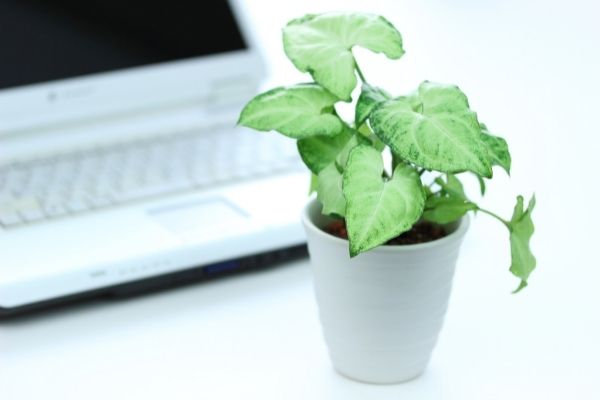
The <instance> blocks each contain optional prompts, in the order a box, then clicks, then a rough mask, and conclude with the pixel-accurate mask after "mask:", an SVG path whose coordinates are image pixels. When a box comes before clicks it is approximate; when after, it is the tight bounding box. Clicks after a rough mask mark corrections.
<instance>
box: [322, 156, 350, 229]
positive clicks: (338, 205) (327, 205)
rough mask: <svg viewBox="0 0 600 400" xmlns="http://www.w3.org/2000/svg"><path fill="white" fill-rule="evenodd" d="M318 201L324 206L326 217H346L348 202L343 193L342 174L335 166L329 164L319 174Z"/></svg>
mask: <svg viewBox="0 0 600 400" xmlns="http://www.w3.org/2000/svg"><path fill="white" fill-rule="evenodd" d="M318 181H319V183H318V190H317V199H318V200H319V201H320V202H321V204H322V205H323V211H322V213H323V214H325V215H332V216H340V217H343V216H344V215H346V200H345V199H344V193H343V191H342V174H341V173H340V171H339V170H338V169H337V167H336V166H335V163H331V164H329V165H328V166H327V167H325V168H324V169H323V170H322V171H321V172H320V173H319V180H318Z"/></svg>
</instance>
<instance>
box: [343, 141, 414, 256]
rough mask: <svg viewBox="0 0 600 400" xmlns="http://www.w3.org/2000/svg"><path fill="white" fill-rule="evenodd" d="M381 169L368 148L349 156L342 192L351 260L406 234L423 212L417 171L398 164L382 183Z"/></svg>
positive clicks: (357, 149)
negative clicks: (389, 176) (389, 177)
mask: <svg viewBox="0 0 600 400" xmlns="http://www.w3.org/2000/svg"><path fill="white" fill-rule="evenodd" d="M383 169H384V168H383V160H382V157H381V154H380V153H379V152H378V151H377V150H375V149H374V148H372V147H371V146H365V145H360V146H357V147H355V148H354V149H353V150H352V152H351V153H350V157H349V159H348V164H347V165H346V170H345V171H344V178H343V190H344V197H345V198H346V226H347V228H348V237H349V240H350V256H351V257H354V256H356V255H358V254H360V253H362V252H364V251H367V250H370V249H372V248H374V247H376V246H379V245H381V244H383V243H385V242H387V241H388V240H390V239H392V238H394V237H396V236H398V235H399V234H400V233H402V232H405V231H407V230H409V229H410V228H411V227H412V226H413V224H414V223H415V222H416V221H417V220H418V219H419V218H420V217H421V214H422V212H423V206H424V203H425V193H424V191H423V186H422V184H421V180H420V178H419V174H418V172H417V170H416V169H415V168H413V167H411V166H409V165H407V164H399V165H398V166H396V168H395V170H394V173H393V175H392V178H391V179H389V180H388V181H384V179H383V177H382V173H383Z"/></svg>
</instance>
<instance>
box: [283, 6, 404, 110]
mask: <svg viewBox="0 0 600 400" xmlns="http://www.w3.org/2000/svg"><path fill="white" fill-rule="evenodd" d="M354 46H361V47H364V48H367V49H369V50H371V51H374V52H376V53H384V54H385V55H386V56H387V57H388V58H391V59H398V58H400V57H401V56H402V54H404V50H403V48H402V37H401V36H400V33H399V32H398V31H397V30H396V28H394V26H393V25H392V24H391V23H390V22H388V21H387V20H386V19H385V18H383V17H379V16H376V15H372V14H363V13H327V14H321V15H306V16H304V17H302V18H299V19H295V20H293V21H290V22H289V23H288V24H287V26H286V27H285V28H284V29H283V47H284V50H285V53H286V54H287V56H288V58H289V59H290V60H291V61H292V63H293V64H294V65H295V66H296V68H298V69H299V70H300V71H302V72H309V73H310V74H311V75H312V77H313V79H314V80H315V81H316V82H317V83H319V84H320V85H321V86H323V87H324V88H326V89H327V90H329V91H330V92H331V93H333V94H334V95H336V96H337V97H338V98H339V99H342V100H345V101H350V100H351V97H350V95H351V93H352V90H354V88H355V87H356V75H355V66H356V61H355V60H354V56H353V55H352V47H354Z"/></svg>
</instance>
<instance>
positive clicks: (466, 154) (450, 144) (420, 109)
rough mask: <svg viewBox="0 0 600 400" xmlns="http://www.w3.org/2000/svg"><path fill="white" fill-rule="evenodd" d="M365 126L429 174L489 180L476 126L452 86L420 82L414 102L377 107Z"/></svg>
mask: <svg viewBox="0 0 600 400" xmlns="http://www.w3.org/2000/svg"><path fill="white" fill-rule="evenodd" d="M369 121H370V123H371V127H372V128H373V130H374V131H375V133H376V134H377V136H379V138H380V139H381V140H382V141H383V142H384V143H386V144H387V145H388V146H390V148H391V149H392V151H393V152H394V153H395V154H396V155H398V156H399V157H400V158H402V159H404V160H407V161H410V162H412V163H414V164H416V165H418V166H420V167H422V168H425V169H429V170H437V171H441V172H448V173H457V172H463V171H472V172H475V173H476V174H478V175H480V176H484V177H491V176H492V168H491V164H490V161H489V156H488V150H487V147H486V145H485V144H484V142H483V140H482V138H481V136H482V135H481V129H480V126H479V122H478V121H477V117H476V115H475V113H474V112H472V111H471V110H470V109H469V104H468V101H467V98H466V96H465V95H464V94H463V93H462V92H461V91H460V89H459V88H458V87H456V86H453V85H441V84H435V83H431V82H423V83H422V84H421V85H420V86H419V90H418V93H417V94H415V95H414V96H412V97H401V98H398V99H394V100H388V101H386V102H384V103H381V104H380V105H378V106H377V107H376V108H375V110H374V111H373V112H372V113H371V117H370V118H369Z"/></svg>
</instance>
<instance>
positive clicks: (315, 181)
mask: <svg viewBox="0 0 600 400" xmlns="http://www.w3.org/2000/svg"><path fill="white" fill-rule="evenodd" d="M318 187H319V177H318V176H317V175H315V174H313V173H311V174H310V186H309V188H308V195H309V196H310V195H311V194H313V193H314V192H316V191H317V188H318Z"/></svg>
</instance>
